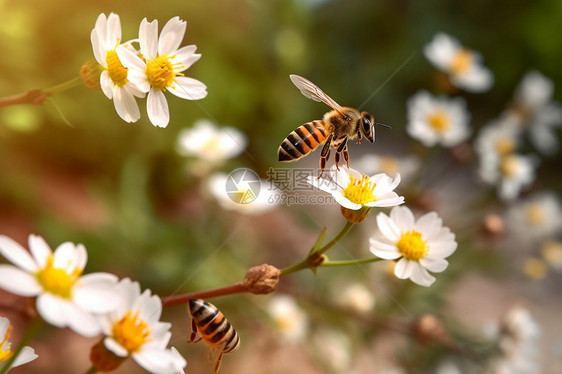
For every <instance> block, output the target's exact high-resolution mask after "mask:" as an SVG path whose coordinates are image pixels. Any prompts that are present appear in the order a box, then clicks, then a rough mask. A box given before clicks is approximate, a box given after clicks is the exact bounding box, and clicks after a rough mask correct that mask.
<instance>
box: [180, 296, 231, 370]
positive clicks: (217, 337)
mask: <svg viewBox="0 0 562 374" xmlns="http://www.w3.org/2000/svg"><path fill="white" fill-rule="evenodd" d="M187 309H188V311H189V314H190V315H191V335H190V336H189V340H188V341H187V342H188V343H191V342H193V343H197V342H198V341H200V340H201V339H203V340H204V341H205V343H207V345H209V347H211V348H212V349H213V352H212V353H215V355H216V358H215V374H217V373H218V372H219V369H220V366H221V360H222V355H223V354H224V353H231V352H234V351H236V350H237V349H238V347H239V346H240V338H239V336H238V334H237V333H236V330H234V327H232V325H231V324H230V323H229V322H228V321H227V320H226V317H225V316H224V314H222V312H221V311H220V310H218V309H217V307H216V306H214V305H213V304H211V303H208V302H206V301H205V300H201V299H190V300H189V304H188V307H187ZM197 333H199V334H200V335H201V336H200V337H199V338H198V339H196V337H197Z"/></svg>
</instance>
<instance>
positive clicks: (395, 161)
mask: <svg viewBox="0 0 562 374" xmlns="http://www.w3.org/2000/svg"><path fill="white" fill-rule="evenodd" d="M354 166H355V167H356V169H357V170H362V171H363V172H364V173H365V174H366V175H374V174H379V173H384V174H386V175H396V174H400V180H401V183H404V182H406V181H408V180H410V179H412V178H413V177H414V176H415V175H416V173H417V172H418V171H419V170H420V167H421V160H420V159H419V158H418V157H416V156H401V157H396V156H391V155H384V156H381V155H377V154H375V153H367V154H365V155H363V156H361V157H360V158H358V159H356V160H354Z"/></svg>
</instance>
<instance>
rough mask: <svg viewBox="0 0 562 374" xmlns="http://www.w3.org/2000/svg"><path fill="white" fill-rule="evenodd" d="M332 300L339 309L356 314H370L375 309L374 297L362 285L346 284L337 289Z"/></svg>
mask: <svg viewBox="0 0 562 374" xmlns="http://www.w3.org/2000/svg"><path fill="white" fill-rule="evenodd" d="M334 300H335V302H336V303H337V305H339V306H340V307H341V308H344V309H348V310H351V311H353V312H355V313H358V314H366V313H371V312H372V311H373V308H374V307H375V297H374V296H373V293H372V292H371V290H369V289H368V288H367V287H365V285H364V284H362V283H351V284H346V285H345V286H344V287H340V288H338V289H337V293H336V294H335V295H334Z"/></svg>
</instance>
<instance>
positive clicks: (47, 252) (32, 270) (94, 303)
mask: <svg viewBox="0 0 562 374" xmlns="http://www.w3.org/2000/svg"><path fill="white" fill-rule="evenodd" d="M29 249H30V251H31V254H30V253H29V252H28V251H26V250H25V249H24V248H23V247H22V246H20V245H19V244H18V243H16V242H15V241H13V240H12V239H10V238H8V237H6V236H3V235H0V253H1V254H2V255H3V256H4V257H6V259H8V260H9V261H11V262H12V263H13V264H15V265H16V266H17V267H16V266H11V265H0V287H1V288H4V289H5V290H7V291H9V292H12V293H14V294H17V295H22V296H28V297H37V301H36V308H37V312H38V313H39V315H40V316H41V317H42V318H43V319H44V320H45V321H47V322H48V323H50V324H51V325H54V326H57V327H61V328H62V327H66V326H68V327H70V328H71V329H73V330H74V331H76V332H77V333H79V334H81V335H84V336H94V335H97V334H98V333H99V332H100V326H99V324H98V322H97V320H96V317H95V316H94V314H99V313H106V312H108V311H110V310H112V309H113V308H115V307H116V305H117V302H118V298H117V295H116V293H115V285H116V284H117V277H116V276H115V275H113V274H109V273H92V274H87V275H82V272H83V271H84V267H85V266H86V262H87V258H88V255H87V253H86V248H84V246H83V245H82V244H78V245H74V244H72V243H69V242H66V243H63V244H61V245H59V246H58V248H57V249H56V250H55V252H54V253H53V252H52V251H51V248H49V245H48V244H47V243H46V242H45V240H43V238H41V237H40V236H36V235H30V236H29Z"/></svg>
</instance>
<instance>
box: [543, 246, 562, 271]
mask: <svg viewBox="0 0 562 374" xmlns="http://www.w3.org/2000/svg"><path fill="white" fill-rule="evenodd" d="M541 253H542V257H543V258H544V259H545V261H546V262H548V263H549V264H551V265H554V266H556V267H559V266H560V265H561V264H562V243H559V242H554V241H548V242H546V243H544V244H543V246H542V248H541Z"/></svg>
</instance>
